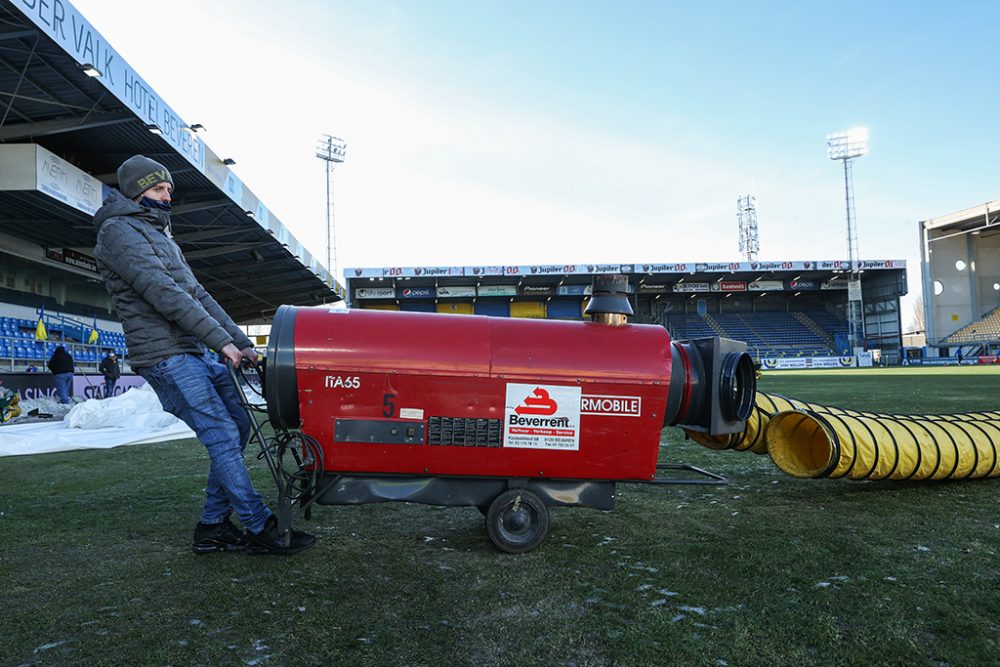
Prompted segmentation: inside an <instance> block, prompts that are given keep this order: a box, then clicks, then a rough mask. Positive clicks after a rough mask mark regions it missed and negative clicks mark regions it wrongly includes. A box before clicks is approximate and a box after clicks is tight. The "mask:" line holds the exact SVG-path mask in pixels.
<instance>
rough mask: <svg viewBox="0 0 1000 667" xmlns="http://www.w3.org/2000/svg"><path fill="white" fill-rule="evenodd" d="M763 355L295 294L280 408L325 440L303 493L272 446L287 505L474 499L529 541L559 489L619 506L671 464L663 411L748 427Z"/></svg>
mask: <svg viewBox="0 0 1000 667" xmlns="http://www.w3.org/2000/svg"><path fill="white" fill-rule="evenodd" d="M727 345H729V347H727ZM748 368H749V374H748V370H747V369H748ZM752 370H753V369H752V363H751V362H750V360H749V357H748V356H747V355H746V352H745V346H744V345H743V344H742V343H735V342H734V341H724V340H723V339H718V338H715V339H703V340H701V341H693V342H690V343H678V342H676V341H671V340H670V337H669V335H668V333H667V331H666V329H664V328H663V327H660V326H655V325H636V324H627V323H621V324H620V325H617V326H615V325H610V324H605V323H600V322H567V321H552V320H532V319H512V318H494V317H483V316H461V315H441V314H433V313H408V312H387V311H377V310H345V309H330V308H295V307H290V306H282V307H281V308H279V310H278V312H277V313H276V315H275V319H274V322H273V324H272V328H271V339H270V342H269V345H268V354H267V362H266V366H265V373H264V378H265V381H264V385H265V397H266V399H267V411H268V415H269V418H270V421H271V424H272V425H273V426H274V428H275V430H276V431H277V432H278V433H279V434H282V433H284V434H293V433H294V434H297V437H298V438H299V439H300V440H302V441H303V442H304V443H308V445H309V447H307V448H306V449H307V450H308V451H305V452H304V453H303V454H302V460H301V461H299V464H298V465H299V468H300V470H301V471H302V474H298V473H293V474H291V475H285V477H284V479H286V480H288V485H289V488H291V487H294V488H295V489H296V493H297V495H295V497H294V498H292V497H291V495H290V494H289V493H288V492H286V491H287V489H286V487H285V486H283V484H284V483H283V482H282V479H283V478H282V474H279V473H278V472H277V470H278V469H279V468H280V463H279V464H277V465H276V464H275V463H274V462H273V461H272V458H273V457H272V455H271V454H268V463H269V465H271V467H272V472H275V473H276V474H275V478H276V480H277V481H278V485H279V501H280V502H281V503H284V505H285V508H286V511H284V512H281V511H279V521H281V516H282V515H284V516H285V517H286V519H287V517H288V511H290V510H288V509H287V507H288V506H289V505H290V502H291V501H297V502H298V503H299V504H300V505H301V506H303V507H304V508H308V507H309V506H311V505H312V504H313V503H319V504H359V503H368V502H382V501H390V500H395V501H412V502H422V503H429V504H441V505H472V506H476V507H478V508H479V509H480V510H481V511H482V512H483V513H484V514H485V515H486V516H487V531H488V532H489V534H490V537H491V539H493V541H494V543H495V544H497V546H498V547H500V548H501V549H502V550H504V551H509V552H520V551H526V550H528V549H530V548H533V547H534V546H536V545H537V544H538V543H539V542H540V541H541V539H542V538H544V535H545V532H546V529H547V522H548V518H547V517H548V515H547V511H546V507H547V506H557V505H564V506H583V507H594V508H599V509H611V508H612V507H613V500H614V488H615V483H616V482H623V481H633V482H652V481H656V477H657V470H658V468H662V467H664V466H663V464H658V463H657V457H658V454H659V449H660V435H661V432H662V430H663V427H664V426H666V425H683V426H684V427H685V428H692V429H697V430H703V431H706V432H710V433H713V434H714V433H723V432H732V431H735V430H742V428H743V427H744V426H745V420H746V418H747V415H748V414H749V409H750V405H751V401H752V397H753V393H754V390H755V382H754V378H753V372H752ZM727 378H728V380H727ZM279 440H281V442H288V441H289V438H279ZM310 448H311V449H310ZM283 452H284V449H281V451H280V452H279V453H278V456H277V458H278V459H280V458H281V456H282V455H283ZM297 460H298V459H297ZM699 472H703V471H699ZM303 480H305V481H303ZM661 481H662V480H661ZM289 521H290V519H288V520H285V521H283V522H282V523H284V524H285V525H287V524H288V522H289Z"/></svg>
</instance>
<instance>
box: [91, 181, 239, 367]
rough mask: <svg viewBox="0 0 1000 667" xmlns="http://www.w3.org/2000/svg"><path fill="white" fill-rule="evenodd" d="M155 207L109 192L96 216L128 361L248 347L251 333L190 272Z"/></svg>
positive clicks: (101, 264) (147, 362)
mask: <svg viewBox="0 0 1000 667" xmlns="http://www.w3.org/2000/svg"><path fill="white" fill-rule="evenodd" d="M165 222H166V220H165V219H164V218H163V217H158V216H157V212H154V211H151V210H150V209H148V208H145V207H143V206H140V205H139V204H137V203H135V202H134V201H132V200H130V199H126V198H125V196H124V195H122V194H121V193H120V192H118V191H117V190H112V191H111V194H109V195H108V197H107V199H105V200H104V205H103V206H102V207H101V208H100V210H98V211H97V214H96V215H95V216H94V224H95V225H97V228H98V231H97V247H96V248H94V256H95V257H96V258H97V267H98V269H100V271H101V276H102V277H103V278H104V285H105V287H106V288H107V290H108V294H109V295H111V303H112V305H113V306H114V309H115V312H116V313H118V317H119V319H121V321H122V328H123V329H124V331H125V343H126V344H127V345H128V351H129V359H128V361H129V364H130V365H131V366H132V368H133V369H136V370H138V369H142V368H146V367H148V366H152V365H154V364H156V363H158V362H159V361H161V360H163V359H166V358H167V357H169V356H172V355H175V354H187V353H191V354H198V353H200V352H202V351H203V347H202V345H201V344H204V345H207V346H208V347H210V348H212V349H213V350H221V349H222V348H223V347H224V346H225V345H226V344H227V343H233V344H235V345H236V347H237V348H239V349H241V350H242V349H244V348H247V347H251V346H252V345H253V343H251V342H250V339H249V338H247V337H246V334H244V333H243V332H242V331H241V330H240V328H239V327H238V326H236V324H235V323H234V322H233V320H232V319H231V318H230V317H229V315H227V314H226V312H225V311H224V310H223V309H222V306H220V305H219V304H218V303H216V301H215V299H213V298H212V297H211V296H210V295H209V294H208V292H206V291H205V288H204V287H202V286H201V283H199V282H198V280H197V278H195V277H194V274H193V273H192V272H191V267H190V266H188V263H187V261H185V259H184V255H183V254H181V249H180V248H179V247H178V246H177V244H176V243H174V241H173V239H171V238H170V236H169V235H168V232H167V231H165V229H164V228H165V224H164V223H165Z"/></svg>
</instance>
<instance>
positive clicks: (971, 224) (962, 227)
mask: <svg viewBox="0 0 1000 667" xmlns="http://www.w3.org/2000/svg"><path fill="white" fill-rule="evenodd" d="M920 228H921V229H922V230H927V231H932V230H933V231H937V232H955V233H968V232H984V231H986V230H989V231H990V232H991V233H994V232H995V230H1000V199H996V200H994V201H989V202H986V203H985V204H979V205H978V206H972V207H970V208H965V209H962V210H961V211H956V212H954V213H948V214H946V215H941V216H938V217H936V218H931V219H929V220H921V221H920Z"/></svg>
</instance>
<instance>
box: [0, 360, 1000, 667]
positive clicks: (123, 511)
mask: <svg viewBox="0 0 1000 667" xmlns="http://www.w3.org/2000/svg"><path fill="white" fill-rule="evenodd" d="M761 388H762V389H763V390H765V391H772V392H777V393H781V394H785V395H787V396H791V397H796V398H801V399H804V400H808V401H812V402H817V403H826V404H831V405H840V406H844V407H854V408H859V409H868V410H878V411H892V412H955V411H966V410H983V409H997V408H998V407H1000V368H998V369H992V368H968V367H965V368H961V369H958V368H934V369H889V370H880V369H875V370H871V371H868V370H850V371H815V372H798V371H789V372H771V373H768V374H766V375H765V376H764V378H763V379H762V381H761ZM662 460H664V461H670V462H683V463H690V464H693V465H697V466H699V467H703V468H706V469H708V470H712V471H714V472H718V473H720V474H723V475H725V476H726V477H727V478H728V479H729V484H727V485H725V486H718V487H709V486H678V487H651V486H644V485H638V484H636V485H628V484H623V485H620V486H619V487H618V488H619V494H618V498H617V506H616V508H615V509H614V511H612V512H598V511H594V510H585V509H554V510H553V511H552V527H551V530H550V533H549V536H548V538H547V540H546V542H545V543H544V544H543V545H542V546H541V547H540V548H539V549H537V550H535V551H533V552H532V553H529V554H526V555H523V556H505V555H501V554H500V553H498V552H497V551H495V550H494V549H493V547H492V546H491V544H490V543H489V541H488V539H487V538H486V536H485V533H484V531H483V526H482V521H483V520H482V517H481V516H480V515H479V513H478V512H477V511H476V510H475V509H472V508H469V509H464V508H463V509H446V508H436V507H427V506H421V505H407V504H381V505H366V506H361V507H319V508H317V509H316V510H315V511H314V514H313V517H314V518H313V521H312V522H310V523H304V522H301V521H300V522H299V525H300V526H302V527H305V528H307V529H309V530H312V531H314V532H316V533H317V534H318V535H319V537H320V541H319V543H318V544H317V546H316V547H314V548H313V549H311V550H309V551H306V552H304V553H302V554H300V555H298V556H295V557H292V558H266V557H255V558H251V557H248V556H245V555H242V554H213V555H209V556H195V555H193V554H192V553H191V552H190V551H189V545H190V536H191V531H192V529H193V527H194V524H195V522H196V521H197V519H198V515H199V508H200V505H201V493H202V491H201V489H202V484H203V481H204V477H205V474H206V472H207V457H206V455H205V452H204V449H203V448H202V447H201V445H199V444H198V443H197V442H196V441H190V440H189V441H182V442H172V443H164V444H158V445H146V446H136V447H124V448H119V449H115V450H106V451H84V452H68V453H61V454H48V455H37V456H24V457H10V458H0V665H88V666H89V665H295V666H299V665H314V664H316V665H318V664H326V665H412V666H416V665H470V666H471V665H476V666H478V665H575V666H584V665H710V666H725V665H733V666H735V665H859V664H869V665H907V666H915V665H934V666H938V667H940V666H944V665H954V666H956V667H957V666H964V665H977V666H978V665H996V664H1000V639H998V638H1000V593H998V591H1000V564H998V563H1000V559H998V551H1000V479H994V480H985V481H975V482H959V483H928V484H915V483H886V482H849V481H842V480H841V481H833V480H798V479H794V478H791V477H788V476H786V475H784V474H783V473H781V472H780V471H779V470H778V469H777V468H775V467H774V466H773V465H772V464H771V463H770V460H769V459H768V458H767V457H766V456H763V457H762V456H757V455H754V454H750V453H739V452H713V451H710V450H707V449H703V448H701V447H699V446H697V445H695V444H693V443H691V442H690V441H685V440H684V438H683V434H681V433H679V432H677V431H676V430H668V431H667V432H666V433H665V435H664V440H663V449H662ZM252 473H253V475H254V478H255V481H256V482H257V484H258V487H259V488H260V489H261V490H262V491H264V492H265V494H267V493H268V492H270V491H271V490H272V489H273V483H272V482H271V481H270V478H269V476H268V474H267V471H266V469H265V468H264V467H263V465H262V464H260V463H258V462H256V461H254V465H253V469H252Z"/></svg>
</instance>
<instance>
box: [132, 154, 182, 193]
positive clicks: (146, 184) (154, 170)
mask: <svg viewBox="0 0 1000 667" xmlns="http://www.w3.org/2000/svg"><path fill="white" fill-rule="evenodd" d="M158 183H170V185H171V186H173V184H174V179H172V178H171V177H170V172H169V171H167V168H166V167H164V166H163V165H162V164H160V163H159V162H157V161H156V160H151V159H149V158H148V157H146V156H145V155H133V156H132V157H130V158H129V159H127V160H125V161H124V162H122V166H120V167H118V189H119V190H121V193H122V194H123V195H125V196H126V197H128V198H129V199H135V198H136V197H138V196H139V195H141V194H142V193H143V192H145V191H146V190H148V189H150V188H151V187H153V186H154V185H156V184H158Z"/></svg>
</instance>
